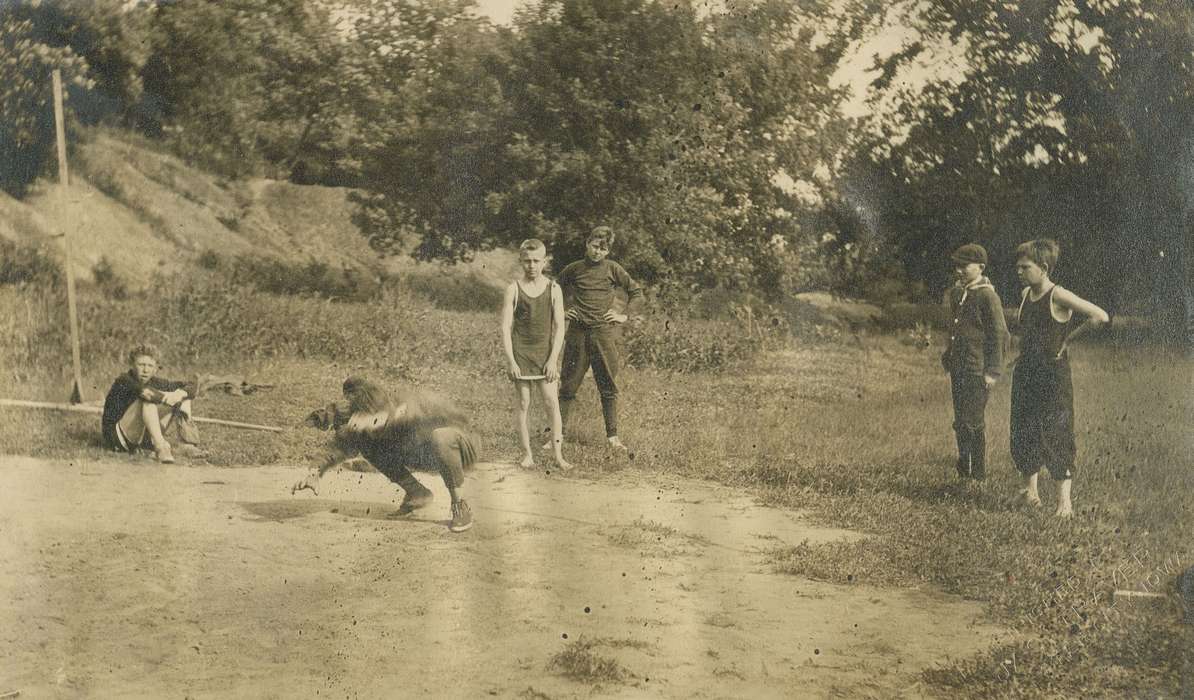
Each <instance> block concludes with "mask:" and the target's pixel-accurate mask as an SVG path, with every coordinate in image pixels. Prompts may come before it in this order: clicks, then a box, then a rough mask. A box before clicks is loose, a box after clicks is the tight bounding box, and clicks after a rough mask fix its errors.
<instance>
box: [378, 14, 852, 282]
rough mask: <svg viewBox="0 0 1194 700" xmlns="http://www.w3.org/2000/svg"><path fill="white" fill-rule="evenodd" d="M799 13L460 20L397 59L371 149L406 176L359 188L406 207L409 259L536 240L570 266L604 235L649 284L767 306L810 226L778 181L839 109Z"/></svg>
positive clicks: (800, 169)
mask: <svg viewBox="0 0 1194 700" xmlns="http://www.w3.org/2000/svg"><path fill="white" fill-rule="evenodd" d="M396 5H397V6H400V7H401V6H404V4H403V3H397V4H396ZM806 5H807V7H804V8H803V9H802V8H799V7H794V6H792V5H791V4H790V3H784V2H772V1H766V2H755V3H744V4H743V5H742V6H741V7H739V8H738V9H735V10H734V11H733V12H731V13H726V14H721V15H710V16H702V15H700V14H698V12H697V11H696V9H695V7H694V6H693V5H692V4H689V3H668V4H667V5H665V4H662V3H658V2H651V1H649V0H608V1H602V2H596V1H595V0H567V1H565V0H545V1H544V2H541V3H539V4H537V5H532V6H528V7H526V8H524V9H523V10H522V11H520V13H519V14H517V15H516V17H515V21H514V25H515V26H514V30H513V31H509V32H506V31H502V32H495V31H493V30H491V29H490V28H488V27H486V26H484V25H478V24H476V23H475V20H469V19H468V18H467V12H465V11H464V8H461V11H460V12H459V13H458V15H457V17H458V18H459V19H457V21H456V22H455V23H454V24H453V25H450V27H449V28H448V29H443V30H437V31H435V32H431V33H428V34H427V35H426V38H424V39H423V40H422V42H421V43H420V42H415V43H414V44H407V45H404V51H402V52H400V53H399V54H398V57H397V58H398V59H400V60H401V61H403V68H404V69H405V70H406V71H407V73H405V75H409V76H410V77H409V78H408V79H407V80H406V81H405V82H403V84H402V85H401V86H400V87H398V88H397V92H396V94H398V95H400V99H401V100H402V103H401V104H400V105H396V110H395V111H396V114H401V115H403V116H402V117H401V118H398V117H391V118H390V120H389V121H388V122H387V124H389V126H387V127H385V130H384V131H383V130H381V129H379V133H378V136H379V137H378V138H377V139H376V141H375V143H377V144H379V146H378V147H376V148H375V149H374V150H373V153H374V154H375V155H374V158H375V159H376V157H377V156H381V155H383V154H384V158H382V160H384V161H387V162H388V164H390V167H391V168H394V167H395V166H394V165H393V164H395V163H401V164H402V166H403V167H402V168H401V170H404V171H406V172H397V171H393V172H389V173H388V174H385V171H384V166H379V165H378V162H379V161H377V160H374V162H373V165H371V166H370V168H368V169H367V171H368V172H370V173H375V174H377V175H381V176H382V177H375V176H372V175H371V176H370V177H367V178H364V180H365V181H367V182H381V183H383V184H382V189H381V190H380V191H381V192H382V193H383V194H385V195H386V197H387V198H388V200H389V201H392V202H396V203H401V204H402V205H405V206H407V207H408V208H409V211H410V213H411V217H410V219H409V220H408V222H407V223H408V224H409V225H410V226H411V227H413V228H414V229H415V230H417V231H418V232H420V233H421V234H423V244H422V245H421V246H420V248H419V249H418V251H417V253H418V254H419V255H421V256H423V257H428V258H453V257H458V256H461V255H466V254H467V253H468V252H469V251H471V250H475V249H478V248H485V247H490V246H494V245H499V244H510V243H516V242H517V241H518V240H520V239H522V238H527V237H531V236H534V237H538V238H542V239H544V240H545V241H547V242H548V244H549V245H551V246H552V247H553V250H554V252H555V254H556V256H557V257H558V258H562V259H569V258H575V257H578V256H579V255H580V254H581V252H582V251H583V240H584V237H585V235H586V234H587V232H588V230H589V229H590V228H591V227H592V226H595V225H597V224H608V225H612V226H613V227H614V228H615V229H617V230H618V231H619V240H620V243H619V248H620V249H621V250H619V256H620V258H621V259H622V260H623V261H624V262H625V263H626V264H627V266H628V267H629V268H630V269H631V271H632V272H633V273H634V274H636V275H638V276H639V277H641V278H643V279H645V280H646V281H648V282H650V283H655V284H659V285H663V286H670V287H672V288H675V289H691V288H709V287H717V286H723V287H730V288H739V289H765V290H769V291H775V292H778V291H779V290H780V289H781V285H780V284H779V282H780V281H781V279H782V278H783V277H784V276H785V270H787V269H788V266H790V265H791V264H794V261H793V260H792V259H791V256H790V254H788V255H785V253H784V251H785V250H787V251H789V252H790V251H791V250H795V249H796V248H797V247H798V246H795V245H793V246H791V247H790V248H789V246H788V244H789V243H798V242H800V241H802V240H804V239H808V238H811V237H814V236H815V232H814V231H812V230H805V229H802V228H801V227H800V226H799V225H798V223H797V222H799V221H800V220H801V217H800V214H801V213H802V212H805V211H807V210H809V209H810V208H811V207H813V206H814V205H810V204H808V203H807V202H804V201H802V200H801V198H800V197H799V196H797V195H796V194H795V193H793V192H791V191H789V190H786V189H785V188H783V187H781V186H780V185H778V184H777V183H776V177H777V175H778V174H780V173H781V172H784V173H789V174H796V175H797V176H798V177H804V176H807V175H808V174H809V173H811V171H812V170H813V169H814V168H815V166H816V165H817V163H818V162H819V161H820V160H822V159H824V158H826V157H827V156H826V153H827V151H829V150H831V149H829V148H827V147H826V146H827V142H829V141H830V140H831V139H829V138H826V134H827V133H833V132H832V128H831V127H832V126H833V123H834V117H833V115H834V114H835V105H836V103H837V101H838V100H839V99H840V97H841V95H840V93H839V92H838V91H835V90H832V89H830V88H829V86H828V79H829V75H830V73H831V71H832V62H831V61H830V60H828V59H827V57H828V55H829V54H828V52H827V51H819V50H818V49H817V48H814V41H815V39H814V34H815V31H814V30H815V27H816V23H815V21H814V19H813V17H814V14H815V9H816V7H817V6H816V5H815V4H814V3H806ZM415 7H421V6H420V5H416V6H415ZM406 24H407V25H408V26H409V25H411V24H415V25H416V26H417V22H412V21H411V20H407V21H406ZM462 39H463V40H462ZM411 46H417V47H419V48H418V49H417V50H416V49H413V48H411ZM394 72H395V73H397V74H399V75H403V74H404V73H402V72H401V71H394ZM429 81H430V82H429ZM432 86H434V88H432ZM380 144H384V145H380ZM381 238H382V239H383V240H384V239H386V238H387V237H386V236H382V237H381Z"/></svg>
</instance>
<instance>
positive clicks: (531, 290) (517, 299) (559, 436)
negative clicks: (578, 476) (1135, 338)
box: [502, 238, 572, 469]
mask: <svg viewBox="0 0 1194 700" xmlns="http://www.w3.org/2000/svg"><path fill="white" fill-rule="evenodd" d="M518 261H519V264H520V265H521V266H522V272H523V274H522V279H519V280H516V281H514V282H512V283H510V286H509V287H507V288H506V294H505V298H504V299H503V301H502V347H503V349H504V350H505V352H506V373H507V375H508V376H509V377H510V380H511V381H512V382H513V383H514V391H515V394H516V395H517V397H518V439H519V442H520V446H521V447H522V460H521V461H520V462H519V464H520V465H521V466H522V467H524V468H527V469H530V468H531V467H534V466H535V455H534V453H533V452H532V451H531V436H530V428H529V427H528V425H529V424H528V417H529V413H530V408H531V387H532V385H534V386H537V387H538V388H539V393H540V394H541V395H542V396H543V403H544V405H545V406H546V408H547V413H548V418H549V419H550V420H551V446H552V453H553V455H554V456H555V462H556V466H557V467H559V468H560V469H571V468H572V465H571V464H569V463H568V461H567V460H565V459H564V453H563V446H564V437H563V423H562V421H561V420H560V402H559V381H560V371H559V358H560V351H561V349H562V348H563V346H564V330H565V323H564V295H563V293H562V292H561V291H560V286H559V285H558V284H556V283H555V282H553V281H551V280H550V279H548V278H547V277H545V276H544V275H543V266H544V264H545V263H546V261H547V247H546V246H545V245H543V242H542V241H540V240H538V239H534V238H532V239H528V240H525V241H523V242H522V245H520V246H519V249H518Z"/></svg>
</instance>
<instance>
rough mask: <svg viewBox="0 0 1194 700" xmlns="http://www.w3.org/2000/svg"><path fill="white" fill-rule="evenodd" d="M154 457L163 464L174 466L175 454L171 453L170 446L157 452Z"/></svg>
mask: <svg viewBox="0 0 1194 700" xmlns="http://www.w3.org/2000/svg"><path fill="white" fill-rule="evenodd" d="M154 455H155V456H156V457H157V459H158V461H159V462H161V463H162V464H174V453H172V452H171V451H170V446H169V445H165V446H163V447H162V448H161V449H160V450H156V451H155V452H154Z"/></svg>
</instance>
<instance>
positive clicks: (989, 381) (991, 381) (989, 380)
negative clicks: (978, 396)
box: [983, 374, 999, 389]
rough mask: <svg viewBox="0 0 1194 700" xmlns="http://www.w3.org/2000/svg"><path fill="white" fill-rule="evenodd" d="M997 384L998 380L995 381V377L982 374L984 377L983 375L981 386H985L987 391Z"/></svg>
mask: <svg viewBox="0 0 1194 700" xmlns="http://www.w3.org/2000/svg"><path fill="white" fill-rule="evenodd" d="M998 382H999V380H998V379H996V378H995V377H992V376H991V375H989V374H984V375H983V384H984V385H985V386H986V387H987V388H988V389H990V388H991V387H993V386H995V384H996V383H998Z"/></svg>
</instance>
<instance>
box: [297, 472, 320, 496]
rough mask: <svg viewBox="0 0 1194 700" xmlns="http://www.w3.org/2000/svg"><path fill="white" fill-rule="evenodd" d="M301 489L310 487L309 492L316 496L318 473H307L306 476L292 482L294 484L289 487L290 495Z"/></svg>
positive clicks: (317, 493)
mask: <svg viewBox="0 0 1194 700" xmlns="http://www.w3.org/2000/svg"><path fill="white" fill-rule="evenodd" d="M303 489H310V490H311V493H313V494H315V495H316V496H318V495H319V475H318V474H308V475H307V476H305V477H303V478H302V480H300V481H298V482H296V483H295V484H294V486H291V487H290V495H291V496H293V495H294V494H296V493H298V492H299V491H302V490H303Z"/></svg>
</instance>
